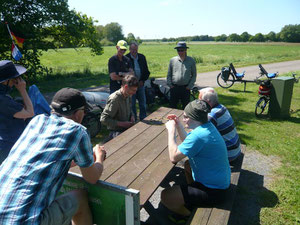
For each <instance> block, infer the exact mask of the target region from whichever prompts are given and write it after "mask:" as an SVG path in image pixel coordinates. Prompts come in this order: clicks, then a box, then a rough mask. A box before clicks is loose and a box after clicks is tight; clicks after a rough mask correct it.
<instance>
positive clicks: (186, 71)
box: [167, 56, 197, 89]
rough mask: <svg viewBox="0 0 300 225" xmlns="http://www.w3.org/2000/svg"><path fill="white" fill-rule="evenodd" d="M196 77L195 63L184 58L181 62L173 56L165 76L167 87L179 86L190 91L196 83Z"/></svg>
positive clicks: (188, 57) (191, 59) (190, 59)
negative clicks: (185, 87)
mask: <svg viewBox="0 0 300 225" xmlns="http://www.w3.org/2000/svg"><path fill="white" fill-rule="evenodd" d="M196 76H197V70H196V62H195V60H194V59H193V58H192V57H190V56H186V57H185V59H184V60H183V61H182V60H181V59H180V57H179V56H175V57H173V58H172V59H171V60H170V64H169V69H168V75H167V84H168V86H169V87H171V86H174V85H179V86H187V88H189V89H192V88H193V86H194V84H195V81H196Z"/></svg>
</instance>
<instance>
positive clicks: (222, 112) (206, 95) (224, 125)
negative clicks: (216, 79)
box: [199, 87, 241, 162]
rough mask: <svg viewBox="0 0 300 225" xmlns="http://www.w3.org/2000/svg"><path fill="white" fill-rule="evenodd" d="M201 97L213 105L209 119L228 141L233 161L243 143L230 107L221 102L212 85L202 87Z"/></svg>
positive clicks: (230, 159)
mask: <svg viewBox="0 0 300 225" xmlns="http://www.w3.org/2000/svg"><path fill="white" fill-rule="evenodd" d="M199 99H200V100H204V101H206V102H207V103H208V104H209V105H210V106H211V107H212V109H211V112H210V113H208V120H209V121H211V122H212V123H213V124H214V125H215V127H216V128H217V129H218V131H219V132H220V134H221V135H222V137H223V139H224V141H225V143H226V147H227V151H228V159H229V162H232V161H233V160H235V159H236V158H237V157H238V156H239V155H240V154H241V143H240V138H239V135H238V133H237V131H236V128H235V126H234V122H233V119H232V117H231V115H230V113H229V111H228V109H227V108H226V107H225V106H224V105H222V104H220V103H219V100H218V94H217V92H216V91H215V90H214V89H213V88H211V87H208V88H203V89H201V90H200V91H199Z"/></svg>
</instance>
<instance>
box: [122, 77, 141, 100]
mask: <svg viewBox="0 0 300 225" xmlns="http://www.w3.org/2000/svg"><path fill="white" fill-rule="evenodd" d="M138 86H139V81H138V79H137V78H136V77H135V76H133V75H126V76H125V77H124V78H123V80H122V93H123V95H124V96H125V97H129V96H132V95H134V94H135V93H136V91H137V89H138Z"/></svg>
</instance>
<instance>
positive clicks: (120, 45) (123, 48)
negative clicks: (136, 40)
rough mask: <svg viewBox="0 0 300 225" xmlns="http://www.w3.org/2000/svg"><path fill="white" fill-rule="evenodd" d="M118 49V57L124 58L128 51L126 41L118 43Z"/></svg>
mask: <svg viewBox="0 0 300 225" xmlns="http://www.w3.org/2000/svg"><path fill="white" fill-rule="evenodd" d="M116 48H117V51H118V52H117V55H118V56H123V55H124V53H125V52H126V50H127V42H126V41H124V40H120V41H118V43H117V45H116Z"/></svg>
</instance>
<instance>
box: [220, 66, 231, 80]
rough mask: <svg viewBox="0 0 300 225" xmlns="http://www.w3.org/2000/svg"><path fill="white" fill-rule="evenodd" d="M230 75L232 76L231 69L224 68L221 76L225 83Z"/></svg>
mask: <svg viewBox="0 0 300 225" xmlns="http://www.w3.org/2000/svg"><path fill="white" fill-rule="evenodd" d="M229 74H230V68H229V67H222V69H221V76H222V79H223V80H224V81H227V80H228V77H229Z"/></svg>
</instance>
